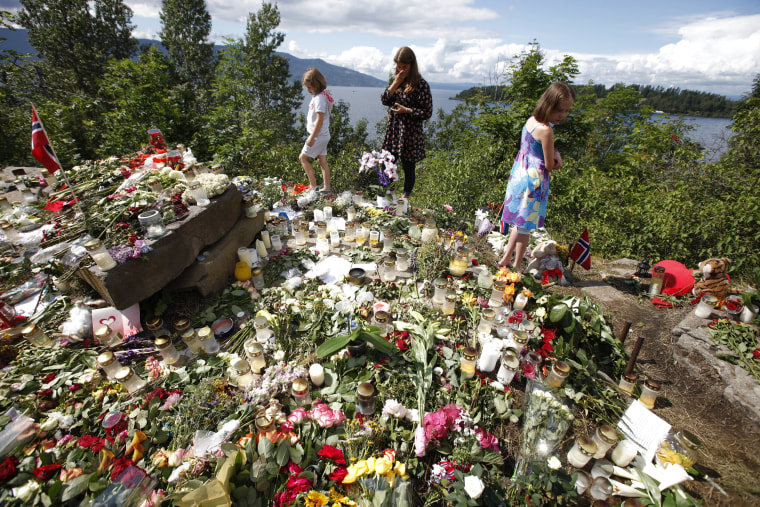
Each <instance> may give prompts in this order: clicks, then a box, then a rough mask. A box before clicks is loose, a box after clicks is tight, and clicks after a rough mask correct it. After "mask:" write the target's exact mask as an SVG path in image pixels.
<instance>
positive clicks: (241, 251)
mask: <svg viewBox="0 0 760 507" xmlns="http://www.w3.org/2000/svg"><path fill="white" fill-rule="evenodd" d="M237 254H238V259H240V262H245V263H246V264H248V267H251V251H250V250H248V248H246V247H244V246H241V247H240V248H238V250H237Z"/></svg>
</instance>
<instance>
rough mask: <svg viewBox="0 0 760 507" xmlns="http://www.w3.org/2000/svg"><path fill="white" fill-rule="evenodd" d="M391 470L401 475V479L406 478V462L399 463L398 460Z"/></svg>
mask: <svg viewBox="0 0 760 507" xmlns="http://www.w3.org/2000/svg"><path fill="white" fill-rule="evenodd" d="M393 471H394V472H396V473H397V474H399V475H400V476H401V478H402V479H406V478H407V475H406V463H401V462H400V461H397V462H396V464H395V465H394V467H393Z"/></svg>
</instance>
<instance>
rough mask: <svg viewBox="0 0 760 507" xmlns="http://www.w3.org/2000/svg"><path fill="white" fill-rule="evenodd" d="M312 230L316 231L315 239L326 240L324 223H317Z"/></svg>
mask: <svg viewBox="0 0 760 507" xmlns="http://www.w3.org/2000/svg"><path fill="white" fill-rule="evenodd" d="M314 228H315V229H316V231H317V239H327V224H326V223H324V222H317V223H316V224H314Z"/></svg>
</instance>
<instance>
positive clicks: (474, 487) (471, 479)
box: [464, 475, 485, 500]
mask: <svg viewBox="0 0 760 507" xmlns="http://www.w3.org/2000/svg"><path fill="white" fill-rule="evenodd" d="M484 489H485V487H484V486H483V481H481V480H480V477H477V476H475V475H468V476H467V477H465V478H464V490H465V491H466V492H467V494H468V495H470V498H472V499H473V500H477V499H478V498H480V495H482V494H483V490H484Z"/></svg>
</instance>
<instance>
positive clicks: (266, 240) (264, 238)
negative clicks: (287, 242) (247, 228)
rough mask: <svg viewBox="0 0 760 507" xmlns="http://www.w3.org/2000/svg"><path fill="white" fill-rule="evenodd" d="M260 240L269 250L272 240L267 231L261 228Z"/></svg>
mask: <svg viewBox="0 0 760 507" xmlns="http://www.w3.org/2000/svg"><path fill="white" fill-rule="evenodd" d="M261 241H263V242H264V247H265V248H266V249H267V250H269V249H270V248H272V242H271V241H270V239H269V231H267V230H263V231H261Z"/></svg>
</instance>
